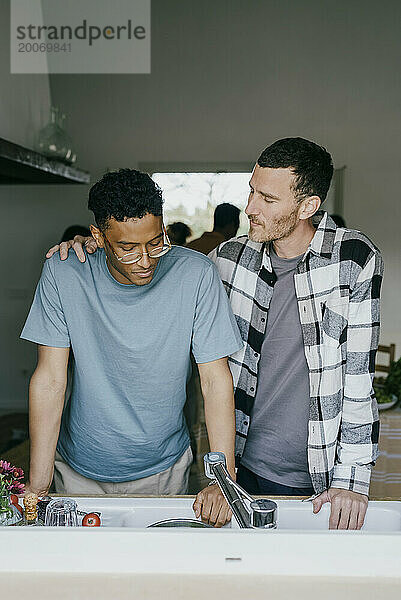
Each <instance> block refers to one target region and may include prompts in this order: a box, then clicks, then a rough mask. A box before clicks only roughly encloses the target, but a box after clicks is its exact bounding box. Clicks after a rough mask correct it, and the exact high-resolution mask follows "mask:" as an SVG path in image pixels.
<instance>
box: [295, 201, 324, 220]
mask: <svg viewBox="0 0 401 600" xmlns="http://www.w3.org/2000/svg"><path fill="white" fill-rule="evenodd" d="M320 205H321V202H320V198H319V196H308V198H305V200H302V202H301V204H300V207H299V212H298V216H299V218H300V219H301V220H306V219H310V218H311V217H313V215H314V214H315V212H316V211H318V210H319V208H320Z"/></svg>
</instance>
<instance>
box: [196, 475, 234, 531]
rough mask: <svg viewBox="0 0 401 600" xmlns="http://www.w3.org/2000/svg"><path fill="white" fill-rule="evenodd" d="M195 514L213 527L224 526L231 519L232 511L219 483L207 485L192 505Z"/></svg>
mask: <svg viewBox="0 0 401 600" xmlns="http://www.w3.org/2000/svg"><path fill="white" fill-rule="evenodd" d="M192 508H193V509H194V512H195V516H196V518H197V519H198V518H199V517H201V519H202V521H203V522H204V523H208V524H209V525H213V527H223V525H225V524H226V523H228V522H229V521H230V520H231V517H232V512H231V509H230V507H229V506H228V504H227V502H226V500H225V498H224V496H223V494H222V493H221V491H220V488H219V486H218V485H210V486H208V487H205V488H204V489H203V490H201V491H200V492H199V494H198V495H197V496H196V499H195V502H194V503H193V505H192Z"/></svg>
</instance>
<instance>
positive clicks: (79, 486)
mask: <svg viewBox="0 0 401 600" xmlns="http://www.w3.org/2000/svg"><path fill="white" fill-rule="evenodd" d="M191 464H192V450H191V447H190V446H189V447H188V448H187V450H186V451H185V452H184V454H183V455H182V456H181V457H180V458H179V459H178V460H177V462H176V463H175V464H174V465H172V466H171V467H169V468H168V469H166V470H165V471H161V473H156V474H155V475H150V476H149V477H143V478H142V479H135V480H134V481H121V482H117V483H113V482H106V481H95V480H94V479H89V478H87V477H84V476H83V475H80V474H79V473H77V472H76V471H74V469H72V468H71V467H70V466H69V465H68V464H67V463H66V462H65V461H64V459H63V458H62V457H61V456H60V454H59V453H58V452H57V451H56V456H55V461H54V485H55V488H56V493H57V494H67V495H69V496H72V495H73V494H88V495H90V494H145V495H147V494H149V495H155V496H164V495H169V496H176V495H180V494H187V490H188V478H189V471H190V468H191Z"/></svg>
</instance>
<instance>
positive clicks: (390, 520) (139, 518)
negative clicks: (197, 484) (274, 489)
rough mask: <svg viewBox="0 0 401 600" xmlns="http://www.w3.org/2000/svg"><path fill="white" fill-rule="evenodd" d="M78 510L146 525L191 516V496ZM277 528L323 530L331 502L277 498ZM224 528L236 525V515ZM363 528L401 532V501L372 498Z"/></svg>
mask: <svg viewBox="0 0 401 600" xmlns="http://www.w3.org/2000/svg"><path fill="white" fill-rule="evenodd" d="M74 500H76V502H77V504H78V507H79V509H80V510H84V511H86V512H91V511H94V510H96V511H100V512H101V513H102V525H103V526H104V527H128V528H140V529H142V528H147V527H149V525H152V524H154V523H156V522H158V521H162V520H166V519H191V520H194V518H195V515H194V512H193V510H192V503H193V499H192V498H186V497H183V498H107V497H105V498H89V497H88V498H78V497H74ZM277 505H278V519H277V529H279V530H280V529H281V530H292V531H294V530H295V531H317V530H321V531H325V530H327V529H328V520H329V514H330V506H329V505H328V504H325V505H324V506H323V508H322V509H321V511H320V512H319V513H318V514H317V515H315V514H313V511H312V503H311V502H302V501H300V500H277ZM225 529H238V525H237V523H236V521H235V519H233V520H232V522H231V523H228V524H227V525H226V526H225ZM363 531H368V532H369V531H371V532H401V502H398V501H388V502H386V501H383V502H380V501H372V502H370V503H369V508H368V511H367V514H366V519H365V524H364V526H363Z"/></svg>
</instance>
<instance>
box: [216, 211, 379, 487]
mask: <svg viewBox="0 0 401 600" xmlns="http://www.w3.org/2000/svg"><path fill="white" fill-rule="evenodd" d="M315 217H316V218H315V223H314V224H315V226H316V232H315V235H314V237H313V239H312V241H311V243H310V245H309V247H308V249H307V251H306V252H305V255H304V256H303V258H302V260H301V262H300V263H299V265H298V267H297V270H296V273H295V276H294V283H295V290H296V295H297V301H298V309H299V316H300V322H301V328H302V336H303V342H304V350H305V357H306V362H307V365H308V369H309V383H310V399H309V425H308V449H307V450H308V463H309V472H310V476H311V480H312V484H313V487H314V489H315V492H316V494H320V493H321V492H323V491H324V490H326V489H328V488H329V487H330V486H331V485H332V486H334V487H339V488H344V489H349V490H353V491H356V492H359V493H363V494H367V493H368V489H369V480H370V469H371V466H372V464H374V461H375V459H376V457H377V442H378V431H379V423H378V412H377V404H376V399H375V396H374V392H373V387H372V379H373V374H374V363H375V355H376V350H377V345H378V336H379V318H380V316H379V312H380V311H379V302H380V300H379V296H380V287H381V281H382V274H383V262H382V259H381V256H380V252H379V251H378V249H377V248H376V247H375V246H374V244H372V242H371V241H370V240H369V239H368V238H367V237H366V236H365V235H363V234H362V233H360V232H358V231H354V230H350V229H345V228H337V226H336V224H335V223H334V221H333V220H332V219H331V218H330V217H329V215H328V214H327V213H325V212H323V211H321V212H320V213H318V214H317V215H316V216H315ZM209 257H210V258H211V259H212V260H213V261H214V262H215V263H216V266H217V268H218V270H219V273H220V276H221V278H222V280H223V284H224V286H225V289H226V292H227V294H228V296H229V298H230V302H231V306H232V309H233V312H234V315H235V317H236V320H237V323H238V326H239V329H240V332H241V336H242V338H243V340H244V341H245V346H244V348H243V349H242V350H240V351H239V352H237V353H235V354H233V355H232V356H231V357H230V358H229V364H230V368H231V372H232V375H233V380H234V389H235V411H236V458H237V464H238V463H239V461H240V459H241V456H242V453H243V450H244V447H245V443H246V438H247V434H248V430H249V425H250V419H251V413H252V407H253V403H254V398H255V394H256V387H257V379H258V363H259V357H260V351H261V346H262V342H263V338H264V333H265V327H266V322H267V318H268V312H269V305H270V300H271V297H272V295H273V289H274V284H275V281H276V276H275V273H274V271H273V269H272V265H271V261H270V256H269V246H268V245H265V244H261V243H257V242H252V241H251V240H249V238H248V237H247V236H242V237H239V238H233V239H232V240H229V241H227V242H223V244H220V246H219V247H218V248H217V249H215V250H214V251H212V252H211V254H209Z"/></svg>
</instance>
